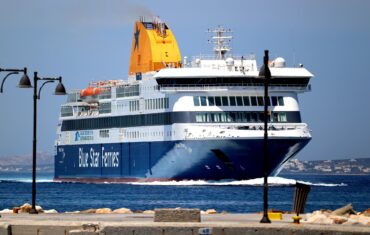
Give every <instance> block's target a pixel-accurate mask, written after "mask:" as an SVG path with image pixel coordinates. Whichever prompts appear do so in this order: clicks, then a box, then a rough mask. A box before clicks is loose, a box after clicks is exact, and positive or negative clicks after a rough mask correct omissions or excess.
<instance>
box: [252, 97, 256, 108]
mask: <svg viewBox="0 0 370 235" xmlns="http://www.w3.org/2000/svg"><path fill="white" fill-rule="evenodd" d="M251 104H252V106H257V97H256V96H251Z"/></svg>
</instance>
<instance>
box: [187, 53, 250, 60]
mask: <svg viewBox="0 0 370 235" xmlns="http://www.w3.org/2000/svg"><path fill="white" fill-rule="evenodd" d="M242 57H243V60H255V59H256V55H254V54H249V55H235V54H233V55H231V54H230V55H227V56H226V58H233V59H234V60H241V59H242ZM191 59H192V61H193V62H194V61H195V60H197V59H199V60H224V59H222V58H217V57H216V56H215V55H209V54H208V55H196V56H192V57H191Z"/></svg>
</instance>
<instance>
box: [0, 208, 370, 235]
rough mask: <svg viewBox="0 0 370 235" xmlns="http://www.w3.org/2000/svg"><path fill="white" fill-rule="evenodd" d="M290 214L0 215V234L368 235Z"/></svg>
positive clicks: (367, 229)
mask: <svg viewBox="0 0 370 235" xmlns="http://www.w3.org/2000/svg"><path fill="white" fill-rule="evenodd" d="M292 216H293V215H291V214H284V215H283V219H282V220H280V221H272V223H271V224H261V223H259V220H260V219H261V218H262V215H261V214H258V213H254V214H253V213H250V214H212V215H201V222H154V214H64V213H60V214H38V215H30V214H2V217H1V218H0V235H3V234H4V235H10V234H11V235H33V234H37V235H40V234H51V235H59V234H61V235H66V234H73V235H96V234H99V235H101V234H104V235H115V234H130V235H141V234H143V235H144V234H145V235H156V234H160V235H169V234H171V235H176V234H191V235H197V234H200V233H203V232H204V231H208V232H209V234H212V235H240V234H255V235H263V234H278V235H279V234H294V235H300V234H308V235H310V234H322V235H332V234H336V235H337V234H339V235H347V234H370V226H361V225H351V226H350V225H314V224H307V223H301V224H299V225H297V224H293V223H292ZM203 234H204V233H203Z"/></svg>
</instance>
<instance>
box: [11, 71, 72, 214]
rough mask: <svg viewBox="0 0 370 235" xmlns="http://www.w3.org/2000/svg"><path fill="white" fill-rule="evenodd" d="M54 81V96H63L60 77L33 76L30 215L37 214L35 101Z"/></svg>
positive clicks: (27, 83)
mask: <svg viewBox="0 0 370 235" xmlns="http://www.w3.org/2000/svg"><path fill="white" fill-rule="evenodd" d="M38 81H44V83H43V84H42V85H41V87H40V89H39V90H37V82H38ZM54 81H59V83H58V85H57V86H56V88H55V93H54V94H55V95H65V94H66V89H65V88H64V85H63V83H62V77H58V78H40V77H38V76H37V72H35V73H34V76H33V84H34V86H33V145H32V209H31V211H30V214H37V213H38V212H37V210H36V131H37V100H38V99H40V92H41V89H42V88H43V87H44V85H45V84H46V83H51V82H54ZM18 87H20V88H28V87H31V82H30V80H29V79H28V80H26V79H22V80H21V81H20V82H19V85H18Z"/></svg>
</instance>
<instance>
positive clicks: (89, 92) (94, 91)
mask: <svg viewBox="0 0 370 235" xmlns="http://www.w3.org/2000/svg"><path fill="white" fill-rule="evenodd" d="M100 92H101V89H100V88H99V87H88V88H86V89H83V90H81V91H80V96H81V97H86V96H95V95H99V94H100Z"/></svg>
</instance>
